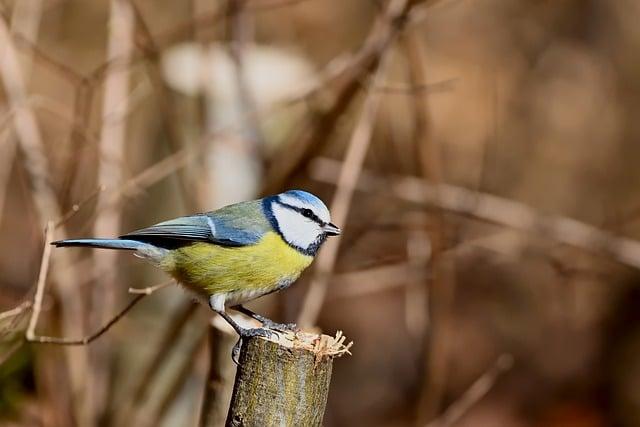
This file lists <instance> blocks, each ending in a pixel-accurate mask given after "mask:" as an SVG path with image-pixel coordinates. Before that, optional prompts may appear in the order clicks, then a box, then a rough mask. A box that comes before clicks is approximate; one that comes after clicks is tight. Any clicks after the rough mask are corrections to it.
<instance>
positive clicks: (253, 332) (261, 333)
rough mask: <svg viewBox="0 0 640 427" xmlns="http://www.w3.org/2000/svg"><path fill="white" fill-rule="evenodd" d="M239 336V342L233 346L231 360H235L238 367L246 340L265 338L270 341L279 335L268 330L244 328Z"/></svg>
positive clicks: (239, 332)
mask: <svg viewBox="0 0 640 427" xmlns="http://www.w3.org/2000/svg"><path fill="white" fill-rule="evenodd" d="M238 334H239V335H240V339H238V342H237V343H236V344H235V345H234V346H233V350H231V359H233V362H234V363H235V364H236V365H239V364H240V348H241V347H242V342H243V341H244V339H245V338H253V337H263V338H267V339H268V338H271V337H272V336H274V335H278V332H277V331H272V330H269V329H266V328H251V329H246V328H242V329H240V331H238Z"/></svg>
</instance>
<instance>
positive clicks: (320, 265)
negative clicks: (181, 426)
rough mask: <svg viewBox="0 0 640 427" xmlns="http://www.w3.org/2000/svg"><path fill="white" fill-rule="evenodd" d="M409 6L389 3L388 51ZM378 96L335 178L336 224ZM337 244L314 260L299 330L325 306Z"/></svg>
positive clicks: (371, 99) (344, 210)
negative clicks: (399, 20)
mask: <svg viewBox="0 0 640 427" xmlns="http://www.w3.org/2000/svg"><path fill="white" fill-rule="evenodd" d="M407 5H408V3H407V1H406V0H395V1H392V2H391V3H390V4H389V6H388V9H387V11H386V12H385V15H384V18H383V19H384V22H383V24H382V25H383V26H382V27H381V28H382V29H381V30H380V31H381V32H385V33H389V34H390V35H389V36H388V37H386V38H384V39H383V40H384V41H385V43H384V46H385V47H386V48H387V49H388V47H389V45H390V44H391V42H392V41H393V39H394V38H395V34H397V33H396V31H397V28H396V27H395V26H394V22H396V20H397V19H399V18H400V17H401V16H403V15H404V14H405V13H406V10H407V7H408V6H407ZM381 55H383V59H382V60H381V61H380V63H379V64H378V67H377V69H376V72H375V77H374V81H377V80H380V79H381V77H382V76H384V75H385V74H386V68H387V63H388V62H389V58H390V53H389V52H388V51H387V50H382V51H381ZM380 98H381V96H380V94H379V93H378V92H373V91H369V92H368V94H367V98H366V99H365V103H364V106H363V109H362V113H361V115H360V119H359V121H358V123H357V125H356V128H355V129H354V131H353V134H352V135H351V139H350V141H349V145H348V148H347V153H346V155H345V160H344V163H343V165H342V167H341V168H340V171H339V174H338V184H337V189H336V193H335V195H334V197H333V200H332V201H331V208H330V209H331V212H332V217H333V219H334V220H335V222H337V223H338V224H341V225H342V226H343V227H344V226H345V223H346V220H347V215H348V213H349V209H350V207H351V200H352V197H353V191H354V189H355V184H356V182H357V181H358V177H359V175H360V171H361V169H362V165H363V163H364V159H365V157H366V155H367V151H368V149H369V145H370V142H371V134H372V132H373V125H374V121H375V117H376V115H377V113H378V107H379V104H380ZM339 244H340V240H339V239H338V240H332V241H330V242H327V243H326V244H325V247H324V250H323V251H322V252H321V253H320V254H319V255H318V256H317V257H316V261H315V265H316V267H315V270H314V273H315V274H314V277H313V279H312V281H311V284H310V285H309V290H308V291H307V294H306V295H305V298H304V302H303V304H302V309H301V310H300V314H299V315H298V323H299V324H300V325H301V326H302V327H305V326H313V325H314V324H315V322H316V321H317V318H318V315H319V313H320V310H321V308H322V304H323V303H324V299H325V295H326V289H327V286H328V283H329V276H330V274H331V272H332V271H333V268H334V265H335V262H336V259H337V256H338V249H339Z"/></svg>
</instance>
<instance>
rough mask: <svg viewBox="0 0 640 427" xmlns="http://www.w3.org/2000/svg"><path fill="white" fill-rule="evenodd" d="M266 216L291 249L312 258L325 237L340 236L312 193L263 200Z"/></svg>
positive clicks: (303, 192) (325, 210)
mask: <svg viewBox="0 0 640 427" xmlns="http://www.w3.org/2000/svg"><path fill="white" fill-rule="evenodd" d="M264 204H265V206H264V207H265V212H266V214H267V216H268V217H269V220H270V222H271V225H272V226H273V228H274V229H275V230H276V231H277V232H278V234H280V236H282V238H283V239H284V240H285V241H286V242H287V243H288V244H289V245H291V246H293V247H294V248H296V249H297V250H299V251H300V252H302V253H304V254H307V255H312V256H313V255H315V254H316V252H317V251H318V249H319V248H320V245H322V243H323V242H324V241H325V239H326V238H327V237H328V236H337V235H338V234H340V228H338V227H337V226H335V225H333V224H332V223H331V217H330V215H329V209H327V206H326V205H325V204H324V203H323V202H322V200H320V199H319V198H317V197H316V196H314V195H313V194H311V193H307V192H306V191H302V190H290V191H287V192H284V193H280V194H278V195H276V196H272V197H267V198H266V199H264Z"/></svg>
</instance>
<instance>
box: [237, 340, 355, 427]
mask: <svg viewBox="0 0 640 427" xmlns="http://www.w3.org/2000/svg"><path fill="white" fill-rule="evenodd" d="M287 335H288V336H285V337H280V338H277V339H275V340H274V341H270V340H267V339H263V338H250V339H247V340H245V342H244V344H243V346H242V350H241V351H240V365H239V366H238V370H237V373H236V380H235V385H234V388H233V395H232V398H231V406H230V407H229V413H228V415H227V423H226V425H227V426H233V427H239V426H243V427H250V426H321V425H322V418H323V416H324V410H325V406H326V403H327V395H328V393H329V383H330V381H331V369H332V365H333V358H334V357H336V356H340V355H342V354H344V353H347V352H348V349H349V346H350V344H349V345H347V346H345V345H343V342H344V337H341V335H340V334H338V335H337V337H336V338H332V337H328V336H326V335H322V336H320V335H312V334H306V333H300V332H299V333H297V334H295V335H294V334H293V333H290V334H287Z"/></svg>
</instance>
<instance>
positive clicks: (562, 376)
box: [0, 0, 640, 427]
mask: <svg viewBox="0 0 640 427" xmlns="http://www.w3.org/2000/svg"><path fill="white" fill-rule="evenodd" d="M0 13H1V16H0V236H1V238H0V272H1V274H0V424H3V425H4V424H7V425H16V426H30V425H42V426H73V425H77V426H93V425H102V426H112V425H113V426H115V425H118V426H120V425H136V426H157V425H164V426H173V425H196V424H197V423H198V419H199V413H200V407H201V406H202V401H203V390H205V381H206V378H207V376H208V375H209V376H210V378H216V379H217V380H219V381H220V384H222V385H221V388H220V389H216V390H217V391H216V393H218V392H219V393H220V395H217V394H216V398H218V397H219V398H220V399H223V400H221V401H222V402H224V399H228V391H225V390H226V389H225V385H224V384H226V383H228V380H229V378H232V376H233V371H232V370H233V369H234V367H233V366H232V365H231V364H230V363H229V360H228V359H227V358H226V357H225V355H228V354H229V351H230V346H231V345H233V340H229V339H228V338H224V335H223V334H219V333H214V331H213V330H211V331H210V330H209V320H210V317H211V315H210V312H209V311H208V310H206V309H205V308H203V307H200V306H197V305H195V304H193V303H192V301H191V300H190V299H189V297H188V296H186V295H185V294H184V293H183V292H182V291H181V290H179V289H178V288H177V287H174V286H171V287H167V286H164V284H163V281H165V280H166V278H165V277H163V276H162V275H160V274H159V273H158V272H157V271H155V270H153V269H152V268H150V267H148V266H146V265H144V264H143V263H142V262H140V261H139V260H136V259H134V258H133V257H130V256H124V255H127V254H123V255H122V256H121V254H118V253H111V252H108V251H88V250H77V249H73V250H53V251H51V250H50V246H49V245H47V244H46V243H47V241H50V240H52V239H62V238H64V237H67V236H89V235H100V236H110V235H118V234H119V233H121V232H126V231H128V230H131V229H136V228H140V227H142V226H146V225H149V224H151V223H154V222H157V221H160V220H162V219H166V218H170V217H174V216H178V215H182V214H187V213H192V212H196V211H204V210H210V209H214V208H216V207H219V206H221V205H224V204H227V203H230V202H234V201H238V200H242V199H249V198H253V197H257V196H259V195H260V194H270V193H274V192H278V191H281V190H283V189H286V188H304V189H307V190H309V191H312V192H314V193H316V194H318V195H319V196H321V197H322V198H323V199H324V200H326V201H327V202H329V204H330V206H331V210H332V215H333V218H334V222H335V223H336V224H339V225H340V226H341V227H343V229H344V230H345V233H344V235H343V237H342V238H341V239H340V240H335V241H331V242H330V243H329V244H327V246H326V247H325V248H324V249H323V251H322V252H321V254H320V255H319V257H318V259H317V260H316V262H315V264H314V267H313V268H312V269H310V270H309V271H308V272H307V273H306V274H305V275H304V276H303V278H302V279H301V280H300V282H299V283H298V284H297V285H296V286H294V287H292V288H291V289H289V290H288V291H287V292H285V293H282V294H278V295H272V296H269V297H267V298H264V300H263V301H257V302H256V303H255V308H256V309H257V310H259V311H261V312H264V313H265V314H268V315H270V317H272V318H274V319H275V320H278V321H297V322H299V323H300V324H302V325H304V326H306V327H311V326H319V327H320V328H322V329H323V330H325V331H327V332H328V333H329V334H333V333H334V331H336V330H343V331H345V334H346V336H348V337H349V340H353V341H354V342H355V344H354V346H353V347H352V348H351V350H350V351H351V352H352V353H353V355H352V356H350V357H346V358H342V359H340V360H337V361H336V363H335V366H334V373H333V383H332V388H331V392H330V395H329V403H328V406H327V413H326V416H325V419H324V422H325V424H326V425H327V426H342V425H345V426H346V425H367V426H369V425H371V426H374V425H375V426H377V425H379V426H404V425H429V426H452V425H456V426H506V427H510V426H513V427H516V426H518V427H519V426H567V425H571V426H585V427H586V426H589V427H591V426H606V425H620V426H636V425H638V420H640V400H639V399H638V396H640V394H639V393H638V389H640V311H639V310H638V304H640V276H639V275H638V269H639V268H640V228H638V227H639V225H638V221H637V220H638V218H639V217H640V198H639V197H636V191H635V189H636V188H638V185H639V184H640V168H639V167H638V165H639V164H640V145H638V138H639V137H640V120H638V112H639V111H640V79H638V71H639V70H640V57H639V56H638V54H637V52H639V48H640V31H639V30H638V22H640V6H638V3H637V2H636V1H632V0H621V1H615V2H613V1H607V0H592V1H578V0H565V1H557V0H556V1H534V0H430V1H429V0H426V1H411V0H406V1H405V0H387V1H383V0H350V1H337V0H331V1H329V0H324V1H321V0H228V1H222V0H221V1H204V0H192V1H180V2H178V1H166V0H163V1H159V0H97V1H85V2H81V1H68V0H2V1H1V2H0ZM158 284H161V285H158ZM156 285H158V286H156ZM129 288H132V289H129ZM135 288H139V289H135ZM128 289H129V291H128ZM141 289H142V290H141ZM208 335H209V338H210V339H209V340H207V339H206V338H207V336H208ZM216 337H217V338H216ZM207 341H209V345H207ZM210 347H211V353H209V348H210ZM216 351H217V352H216ZM216 364H220V366H217V365H216ZM230 370H231V371H230ZM209 386H210V387H211V384H210V383H209ZM225 393H227V394H225ZM225 396H226V397H225ZM209 398H210V399H211V398H212V396H211V395H210V396H209ZM218 407H224V405H218ZM208 410H209V411H211V414H213V415H211V419H216V416H218V417H219V416H220V411H221V410H220V409H219V408H218V409H216V408H214V406H211V408H209V409H208ZM216 411H217V412H216Z"/></svg>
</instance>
